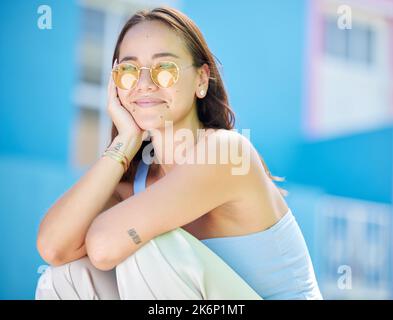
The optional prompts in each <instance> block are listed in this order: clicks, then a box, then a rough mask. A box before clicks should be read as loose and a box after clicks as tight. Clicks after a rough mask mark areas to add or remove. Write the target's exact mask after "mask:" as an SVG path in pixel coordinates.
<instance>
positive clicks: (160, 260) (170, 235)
mask: <svg viewBox="0 0 393 320" xmlns="http://www.w3.org/2000/svg"><path fill="white" fill-rule="evenodd" d="M35 299H36V300H48V299H50V300H53V299H55V300H63V299H64V300H70V299H78V300H109V299H128V300H138V299H148V300H163V299H169V300H181V299H183V300H212V299H224V300H234V299H239V300H242V299H244V300H262V298H261V297H260V296H259V295H258V294H257V293H256V292H255V291H254V290H253V289H252V288H251V287H250V286H249V285H248V284H247V283H246V282H245V281H244V280H243V279H242V278H241V277H240V276H239V275H238V274H237V273H236V272H235V271H234V270H233V269H231V268H230V267H229V266H228V265H227V264H226V263H225V262H224V261H223V260H222V259H221V258H220V257H219V256H217V255H216V254H215V253H214V252H213V251H211V250H210V249H209V248H208V247H207V246H205V245H204V244H203V243H202V242H201V241H199V240H198V239H197V238H195V237H194V236H193V235H191V234H190V233H188V232H187V231H185V230H184V229H182V228H177V229H175V230H172V231H170V232H167V233H165V234H162V235H160V236H158V237H156V238H154V239H152V240H150V241H149V242H147V243H146V244H145V245H143V246H142V247H141V248H140V249H139V250H138V251H136V252H135V253H134V254H132V255H131V256H129V257H128V258H127V259H125V260H124V261H123V262H121V263H120V264H119V265H117V266H116V267H115V268H114V269H112V270H108V271H101V270H99V269H97V268H95V267H94V266H93V265H92V264H91V262H90V260H89V258H88V257H87V256H86V257H83V258H81V259H78V260H75V261H72V262H69V263H67V264H64V265H61V266H57V267H54V266H49V267H48V268H47V269H46V270H45V272H44V273H43V274H42V275H41V276H40V278H39V280H38V284H37V288H36V292H35Z"/></svg>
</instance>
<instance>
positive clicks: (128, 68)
mask: <svg viewBox="0 0 393 320" xmlns="http://www.w3.org/2000/svg"><path fill="white" fill-rule="evenodd" d="M113 80H114V82H115V84H116V86H118V87H119V88H121V89H124V90H129V89H132V88H133V87H135V85H136V83H137V81H138V69H137V68H136V67H135V66H134V65H132V64H129V63H125V64H120V65H118V66H117V68H116V69H115V70H114V71H113Z"/></svg>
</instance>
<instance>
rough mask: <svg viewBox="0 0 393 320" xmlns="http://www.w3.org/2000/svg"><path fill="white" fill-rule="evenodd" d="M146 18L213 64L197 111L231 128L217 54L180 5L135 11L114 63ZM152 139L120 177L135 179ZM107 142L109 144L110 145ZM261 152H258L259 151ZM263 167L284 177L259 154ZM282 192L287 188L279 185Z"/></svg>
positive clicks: (200, 60) (207, 122)
mask: <svg viewBox="0 0 393 320" xmlns="http://www.w3.org/2000/svg"><path fill="white" fill-rule="evenodd" d="M143 21H160V22H163V23H165V24H166V25H167V26H169V27H170V28H171V29H172V30H174V31H175V32H176V33H177V34H178V35H180V37H181V38H182V39H183V40H184V42H185V45H186V47H187V49H188V50H189V52H190V53H191V55H192V58H193V63H194V66H195V67H197V68H198V67H201V66H202V65H203V64H205V63H206V64H207V65H208V66H209V68H210V76H209V89H208V90H207V94H206V95H205V97H204V98H203V99H199V98H198V97H197V101H196V106H197V115H198V118H199V121H201V122H202V124H203V126H204V128H206V129H207V128H214V129H228V130H231V129H233V128H234V125H235V115H234V112H233V111H232V110H231V108H230V106H229V102H228V96H227V93H226V90H225V88H224V83H223V81H222V79H221V75H220V73H219V70H218V68H217V64H216V61H215V59H214V55H213V54H212V53H211V51H210V49H209V48H208V46H207V43H206V41H205V39H204V37H203V35H202V33H201V31H200V30H199V28H198V27H197V26H196V24H195V23H194V22H193V21H192V20H191V19H190V18H189V17H187V16H186V15H185V14H183V13H182V12H180V11H179V10H177V9H174V8H170V7H158V8H155V9H153V10H140V11H138V12H136V13H135V14H134V15H133V16H132V17H131V18H130V19H129V20H128V21H127V22H126V23H125V25H124V26H123V28H122V30H121V31H120V34H119V36H118V38H117V42H116V46H115V51H114V53H113V58H112V65H113V64H114V62H115V60H116V59H117V61H119V51H120V45H121V43H122V41H123V39H124V36H125V35H126V33H127V31H128V30H130V29H131V28H132V27H133V26H135V25H137V24H138V23H140V22H143ZM111 131H112V132H111V142H110V143H109V145H111V144H112V142H113V140H114V138H115V137H116V136H117V135H118V131H117V128H116V126H115V125H114V123H113V122H112V130H111ZM149 143H150V142H149V141H143V142H142V145H141V147H140V148H139V150H138V152H137V153H136V154H135V156H134V158H133V159H132V161H131V163H130V166H129V168H128V170H127V171H126V172H125V173H124V175H123V176H122V177H121V180H120V181H133V179H134V177H135V173H136V168H137V166H138V163H139V161H140V160H141V159H142V151H143V149H144V148H145V146H146V145H148V144H149ZM109 145H108V146H109ZM258 155H259V154H258ZM259 157H260V159H261V162H262V164H263V167H264V168H265V171H266V173H267V175H268V176H269V178H270V179H272V180H274V181H283V180H284V179H283V178H281V177H276V176H272V175H271V173H270V171H269V169H268V167H267V166H266V164H265V161H264V160H263V158H262V157H261V156H260V155H259ZM279 190H280V192H281V194H282V195H284V196H285V195H286V194H287V191H286V190H283V189H281V188H279Z"/></svg>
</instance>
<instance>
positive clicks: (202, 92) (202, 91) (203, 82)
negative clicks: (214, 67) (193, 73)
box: [196, 63, 210, 99]
mask: <svg viewBox="0 0 393 320" xmlns="http://www.w3.org/2000/svg"><path fill="white" fill-rule="evenodd" d="M209 78H210V68H209V66H208V65H207V64H206V63H204V64H203V65H202V66H201V67H199V69H198V83H197V89H196V96H197V97H198V98H199V99H202V98H204V97H205V96H206V93H207V90H208V88H209Z"/></svg>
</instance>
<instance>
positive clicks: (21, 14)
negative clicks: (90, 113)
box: [0, 0, 78, 299]
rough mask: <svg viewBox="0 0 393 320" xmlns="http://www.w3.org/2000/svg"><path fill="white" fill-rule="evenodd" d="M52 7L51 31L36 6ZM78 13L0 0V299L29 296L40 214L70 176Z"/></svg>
mask: <svg viewBox="0 0 393 320" xmlns="http://www.w3.org/2000/svg"><path fill="white" fill-rule="evenodd" d="M41 4H47V5H49V6H51V8H52V23H53V29H52V30H40V29H39V28H38V27H37V19H38V17H39V14H38V13H37V8H38V7H39V5H41ZM77 18H78V11H77V10H76V6H75V5H74V3H73V1H60V0H58V1H45V2H42V1H36V0H29V1H24V0H16V1H3V2H2V10H1V19H0V42H1V52H0V70H1V72H0V90H1V93H0V118H1V126H0V136H1V139H0V174H1V180H0V201H1V202H0V203H1V205H0V206H1V212H0V234H1V235H2V241H1V243H0V251H1V252H2V255H1V262H0V299H31V298H33V297H34V288H35V285H36V281H37V278H38V274H37V268H38V266H39V265H41V264H44V261H43V260H42V259H41V258H40V257H39V255H38V253H37V250H36V247H35V241H36V234H37V228H38V223H39V221H40V219H41V216H42V215H43V214H44V213H45V212H46V210H47V209H48V208H49V205H50V204H51V203H52V202H53V201H54V200H55V199H56V198H57V197H58V196H59V195H60V194H61V193H62V192H63V191H64V190H65V187H66V186H68V185H69V184H70V182H71V181H72V179H73V175H72V174H73V173H72V172H69V171H68V163H67V161H68V149H69V143H70V141H69V132H70V129H71V127H70V126H71V124H72V122H73V115H74V108H73V105H72V101H71V99H72V88H73V85H74V80H75V73H74V69H75V58H76V47H75V44H76V35H77V30H78V22H77V21H78V19H77Z"/></svg>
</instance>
